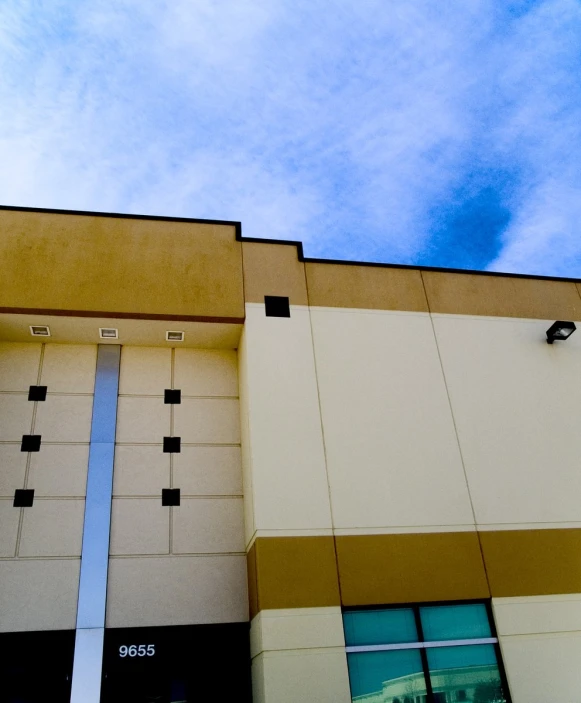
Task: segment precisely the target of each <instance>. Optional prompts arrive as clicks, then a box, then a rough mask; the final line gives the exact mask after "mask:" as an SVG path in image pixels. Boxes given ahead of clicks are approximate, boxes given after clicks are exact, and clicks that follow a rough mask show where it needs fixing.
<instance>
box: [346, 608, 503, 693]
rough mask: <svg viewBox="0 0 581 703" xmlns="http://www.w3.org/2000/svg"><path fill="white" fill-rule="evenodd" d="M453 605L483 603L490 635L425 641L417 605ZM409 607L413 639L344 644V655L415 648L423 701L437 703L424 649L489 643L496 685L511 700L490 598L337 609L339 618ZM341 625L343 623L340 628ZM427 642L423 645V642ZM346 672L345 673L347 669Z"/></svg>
mask: <svg viewBox="0 0 581 703" xmlns="http://www.w3.org/2000/svg"><path fill="white" fill-rule="evenodd" d="M454 605H483V606H484V607H485V609H486V615H487V616H488V624H489V626H490V637H474V638H471V639H462V640H439V641H432V640H428V641H426V639H425V637H424V629H423V627H422V620H421V616H420V608H438V607H446V606H454ZM404 609H407V610H411V611H412V612H413V615H414V622H415V626H416V631H417V633H418V639H417V641H416V642H402V643H400V644H384V645H361V646H359V645H347V644H346V645H345V653H346V654H364V653H365V652H381V651H394V650H395V651H402V650H406V649H416V650H418V651H419V653H420V658H421V662H422V670H423V674H424V680H425V682H426V700H427V703H437V701H436V698H435V695H434V691H433V690H432V681H431V677H430V669H429V665H428V655H427V652H426V650H427V649H430V648H432V647H458V646H471V645H485V644H488V645H492V646H493V647H494V653H495V655H496V662H497V665H498V673H499V676H500V684H501V686H502V691H503V693H504V694H505V700H506V703H512V698H511V695H510V689H509V686H508V678H507V676H506V670H505V668H504V662H503V659H502V651H501V649H500V640H499V637H498V631H497V629H496V622H495V620H494V612H493V610H492V600H491V599H490V598H488V599H481V598H473V599H467V600H446V601H422V602H417V601H414V602H413V603H386V604H373V605H361V606H343V607H342V608H341V617H342V618H343V615H344V614H345V613H355V612H362V611H366V610H404ZM344 627H345V626H344V625H343V628H344ZM426 644H428V646H427V647H426V646H425V645H426ZM348 673H349V672H348ZM349 689H350V692H351V678H350V675H349Z"/></svg>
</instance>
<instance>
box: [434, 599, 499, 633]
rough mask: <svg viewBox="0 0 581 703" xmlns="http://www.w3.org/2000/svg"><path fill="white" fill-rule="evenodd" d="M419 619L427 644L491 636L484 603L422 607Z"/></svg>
mask: <svg viewBox="0 0 581 703" xmlns="http://www.w3.org/2000/svg"><path fill="white" fill-rule="evenodd" d="M420 617H421V620H422V629H423V631H424V640H426V641H427V642H430V641H432V642H434V641H438V640H464V639H468V638H472V637H491V636H492V635H491V631H490V623H489V622H488V613H487V612H486V606H485V605H484V603H469V604H467V605H443V606H429V607H422V608H420Z"/></svg>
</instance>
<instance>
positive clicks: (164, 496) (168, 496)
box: [161, 488, 180, 505]
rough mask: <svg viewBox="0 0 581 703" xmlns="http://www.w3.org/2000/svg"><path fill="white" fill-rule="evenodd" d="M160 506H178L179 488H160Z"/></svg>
mask: <svg viewBox="0 0 581 703" xmlns="http://www.w3.org/2000/svg"><path fill="white" fill-rule="evenodd" d="M161 504H162V505H179V504H180V489H179V488H162V489H161Z"/></svg>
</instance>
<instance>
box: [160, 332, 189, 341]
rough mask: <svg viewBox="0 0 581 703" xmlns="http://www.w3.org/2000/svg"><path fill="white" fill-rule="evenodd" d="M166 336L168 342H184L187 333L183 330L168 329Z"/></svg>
mask: <svg viewBox="0 0 581 703" xmlns="http://www.w3.org/2000/svg"><path fill="white" fill-rule="evenodd" d="M165 338H166V340H167V341H168V342H183V341H184V338H185V334H184V333H183V332H176V331H173V332H172V331H167V332H166V333H165Z"/></svg>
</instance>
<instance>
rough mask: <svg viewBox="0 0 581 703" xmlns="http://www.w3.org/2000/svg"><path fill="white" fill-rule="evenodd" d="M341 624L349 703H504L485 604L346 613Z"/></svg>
mask: <svg viewBox="0 0 581 703" xmlns="http://www.w3.org/2000/svg"><path fill="white" fill-rule="evenodd" d="M343 618H344V626H345V640H346V645H347V663H348V667H349V680H350V685H351V696H352V700H353V703H462V702H464V701H465V702H466V703H508V702H509V695H508V691H507V689H506V685H504V686H503V681H504V679H503V676H502V675H501V668H502V667H501V662H500V660H499V656H500V650H499V649H498V641H497V639H496V637H495V636H494V634H493V628H492V625H491V622H490V620H489V613H488V609H487V607H486V604H485V603H458V604H450V605H438V606H431V605H430V606H428V605H410V606H406V607H395V608H381V609H380V608H377V609H374V610H359V611H348V612H345V613H344V614H343ZM420 623H421V627H419V624H420ZM418 628H419V629H418ZM459 640H462V641H463V642H462V643H461V644H460V643H459V642H458V641H459Z"/></svg>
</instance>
